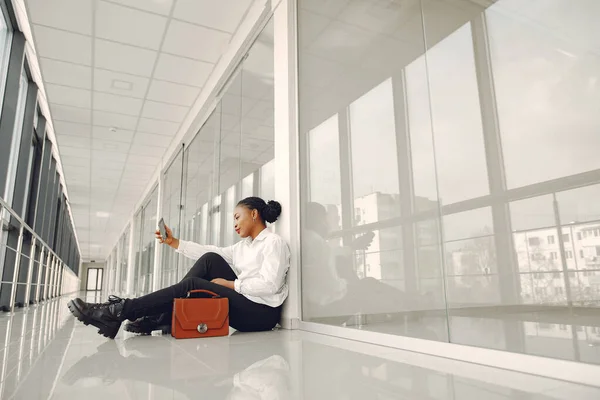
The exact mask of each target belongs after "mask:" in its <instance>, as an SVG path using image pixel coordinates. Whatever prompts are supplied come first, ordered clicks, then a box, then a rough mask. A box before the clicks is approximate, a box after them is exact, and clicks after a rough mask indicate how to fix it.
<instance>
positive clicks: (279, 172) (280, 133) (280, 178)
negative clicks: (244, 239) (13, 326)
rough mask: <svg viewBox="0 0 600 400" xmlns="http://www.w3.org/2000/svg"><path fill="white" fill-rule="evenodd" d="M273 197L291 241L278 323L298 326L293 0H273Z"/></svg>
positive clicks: (282, 229) (281, 228)
mask: <svg viewBox="0 0 600 400" xmlns="http://www.w3.org/2000/svg"><path fill="white" fill-rule="evenodd" d="M272 7H274V8H275V9H274V14H273V23H274V25H273V31H274V35H273V36H274V46H273V51H274V57H273V58H274V99H275V101H274V104H275V109H274V113H275V114H274V126H275V161H274V163H275V165H274V171H275V198H277V199H278V200H279V202H281V204H282V206H283V209H284V210H285V211H284V213H283V214H282V216H281V218H280V219H279V221H278V222H277V224H276V228H277V233H278V234H279V235H281V236H282V237H283V238H284V239H285V240H286V242H288V243H289V245H290V250H291V263H290V270H289V272H288V285H289V296H288V298H287V300H286V302H285V304H284V308H283V313H282V318H281V325H282V326H283V327H284V328H287V329H297V328H298V326H299V321H300V318H301V316H302V304H301V299H302V297H301V270H300V266H301V260H300V257H301V248H300V204H299V198H300V197H299V196H300V165H299V153H298V152H299V136H298V100H297V92H298V91H297V63H296V59H297V36H298V35H297V27H296V22H297V18H296V10H297V2H296V0H281V1H280V2H278V3H277V2H273V5H272Z"/></svg>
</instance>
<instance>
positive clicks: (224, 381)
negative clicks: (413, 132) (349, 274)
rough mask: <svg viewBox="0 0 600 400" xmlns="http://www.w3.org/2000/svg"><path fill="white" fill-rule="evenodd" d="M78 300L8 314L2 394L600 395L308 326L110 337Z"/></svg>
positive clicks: (539, 398)
mask: <svg viewBox="0 0 600 400" xmlns="http://www.w3.org/2000/svg"><path fill="white" fill-rule="evenodd" d="M68 300H69V299H68V298H61V299H56V300H53V301H50V302H48V303H45V304H42V305H39V306H36V307H31V308H29V309H27V310H22V311H18V312H16V313H15V314H14V315H9V314H3V315H0V335H1V336H0V340H2V339H4V340H3V342H0V346H2V347H3V349H2V350H1V351H0V361H1V362H2V365H1V375H0V378H1V382H0V398H1V399H11V398H14V399H27V400H34V399H86V400H92V399H136V400H137V399H210V400H217V399H311V400H313V399H361V400H365V399H411V400H412V399H436V400H438V399H439V400H447V399H448V400H450V399H452V400H458V399H468V400H471V399H473V400H475V399H477V400H479V399H486V400H488V399H490V400H501V399H519V400H530V399H531V400H543V399H569V400H572V399H599V398H600V389H598V388H591V387H585V386H578V385H574V384H569V383H565V382H561V381H555V380H551V379H546V378H540V377H535V376H529V375H524V374H519V373H514V372H509V371H503V370H496V369H493V368H488V367H482V366H477V365H473V364H467V363H461V362H456V361H451V360H447V359H441V358H436V357H430V356H425V355H421V354H416V353H410V352H405V351H399V350H394V349H390V348H385V347H380V346H375V345H370V344H364V343H358V342H351V341H347V340H343V339H339V338H333V337H328V336H321V335H315V334H310V333H306V332H300V331H274V332H268V333H259V334H242V333H237V332H234V333H233V334H232V335H231V336H229V337H227V338H214V339H198V340H180V341H176V340H174V339H172V338H171V337H170V336H147V337H137V336H133V335H129V334H125V333H123V332H120V333H119V335H118V336H117V339H116V340H108V339H105V338H104V337H102V336H99V335H98V334H97V333H96V330H95V329H94V328H91V327H86V326H84V325H82V324H80V323H79V322H77V321H75V320H74V318H73V317H72V316H71V315H70V314H69V312H68V310H67V307H66V304H67V301H68Z"/></svg>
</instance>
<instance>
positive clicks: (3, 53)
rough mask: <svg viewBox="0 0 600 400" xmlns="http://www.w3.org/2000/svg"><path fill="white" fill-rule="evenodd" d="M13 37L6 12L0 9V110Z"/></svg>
mask: <svg viewBox="0 0 600 400" xmlns="http://www.w3.org/2000/svg"><path fill="white" fill-rule="evenodd" d="M11 36H12V35H11V29H10V27H9V24H8V21H7V19H6V16H5V15H4V10H3V9H0V110H1V109H2V103H3V101H4V88H5V85H4V82H5V81H6V69H7V67H8V59H9V55H10V40H11Z"/></svg>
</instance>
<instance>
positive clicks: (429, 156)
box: [405, 57, 439, 212]
mask: <svg viewBox="0 0 600 400" xmlns="http://www.w3.org/2000/svg"><path fill="white" fill-rule="evenodd" d="M405 91H406V99H407V113H408V128H409V137H410V149H409V151H410V159H411V161H412V163H411V164H412V165H411V167H412V177H411V178H412V186H413V202H414V210H415V211H416V212H419V211H426V210H431V209H434V208H436V207H438V203H439V202H438V197H439V196H438V187H437V177H436V172H435V171H436V169H435V157H434V146H433V128H432V126H431V108H430V103H429V82H428V80H427V69H426V60H425V57H419V58H418V59H417V60H415V61H413V62H412V63H410V65H408V66H407V67H406V69H405Z"/></svg>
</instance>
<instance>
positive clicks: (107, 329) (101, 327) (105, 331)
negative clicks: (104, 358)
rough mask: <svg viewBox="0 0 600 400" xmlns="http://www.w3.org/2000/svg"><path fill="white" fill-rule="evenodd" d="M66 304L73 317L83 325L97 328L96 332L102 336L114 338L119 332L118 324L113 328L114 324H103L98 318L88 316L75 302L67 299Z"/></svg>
mask: <svg viewBox="0 0 600 400" xmlns="http://www.w3.org/2000/svg"><path fill="white" fill-rule="evenodd" d="M68 306H69V311H71V314H73V315H74V316H75V318H77V319H78V320H79V321H81V322H83V324H84V325H92V326H95V327H96V328H98V333H99V334H100V335H103V336H104V337H107V338H110V339H114V338H115V336H117V333H119V328H120V325H119V326H117V329H115V327H114V326H110V325H107V324H104V323H102V322H100V321H98V320H95V319H92V318H90V317H88V316H87V315H85V314H84V313H83V311H82V310H81V309H80V308H79V307H78V306H77V303H75V302H74V301H73V300H71V301H69V304H68Z"/></svg>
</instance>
